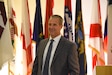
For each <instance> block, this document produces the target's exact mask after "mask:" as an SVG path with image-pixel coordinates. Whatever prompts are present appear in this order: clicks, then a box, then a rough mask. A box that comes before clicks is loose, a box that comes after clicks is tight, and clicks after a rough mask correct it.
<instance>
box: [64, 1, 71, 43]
mask: <svg viewBox="0 0 112 75" xmlns="http://www.w3.org/2000/svg"><path fill="white" fill-rule="evenodd" d="M64 21H65V22H64V37H65V38H67V39H68V40H70V41H73V30H72V10H71V0H65V7H64Z"/></svg>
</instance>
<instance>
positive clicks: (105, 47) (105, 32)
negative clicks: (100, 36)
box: [103, 18, 108, 53]
mask: <svg viewBox="0 0 112 75" xmlns="http://www.w3.org/2000/svg"><path fill="white" fill-rule="evenodd" d="M107 42H108V35H107V18H106V21H105V26H104V42H103V43H104V51H105V52H106V53H107Z"/></svg>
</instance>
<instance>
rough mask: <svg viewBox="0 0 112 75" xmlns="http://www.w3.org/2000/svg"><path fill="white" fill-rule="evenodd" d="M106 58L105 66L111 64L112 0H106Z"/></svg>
mask: <svg viewBox="0 0 112 75" xmlns="http://www.w3.org/2000/svg"><path fill="white" fill-rule="evenodd" d="M107 27H108V52H107V53H108V56H107V57H108V58H107V60H108V61H107V64H108V65H111V64H112V42H111V41H112V0H108V26H107Z"/></svg>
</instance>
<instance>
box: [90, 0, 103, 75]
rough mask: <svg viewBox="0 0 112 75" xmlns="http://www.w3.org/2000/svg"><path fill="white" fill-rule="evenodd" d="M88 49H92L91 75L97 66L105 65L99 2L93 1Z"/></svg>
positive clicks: (97, 0)
mask: <svg viewBox="0 0 112 75" xmlns="http://www.w3.org/2000/svg"><path fill="white" fill-rule="evenodd" d="M89 37H90V40H89V47H90V48H91V49H92V67H93V75H94V73H95V67H96V66H97V65H99V66H100V65H105V61H104V50H103V39H102V25H101V13H100V2H99V0H93V7H92V14H91V26H90V35H89Z"/></svg>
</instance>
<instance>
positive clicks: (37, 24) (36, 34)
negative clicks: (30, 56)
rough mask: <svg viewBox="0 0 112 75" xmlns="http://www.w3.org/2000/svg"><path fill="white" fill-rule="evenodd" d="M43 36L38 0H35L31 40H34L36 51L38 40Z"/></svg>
mask: <svg viewBox="0 0 112 75" xmlns="http://www.w3.org/2000/svg"><path fill="white" fill-rule="evenodd" d="M43 38H44V35H43V23H42V15H41V3H40V0H36V12H35V20H34V28H33V40H34V41H35V42H36V53H37V47H38V44H39V42H40V41H41V40H42V39H43Z"/></svg>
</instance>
